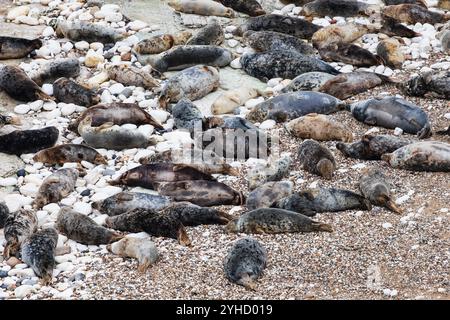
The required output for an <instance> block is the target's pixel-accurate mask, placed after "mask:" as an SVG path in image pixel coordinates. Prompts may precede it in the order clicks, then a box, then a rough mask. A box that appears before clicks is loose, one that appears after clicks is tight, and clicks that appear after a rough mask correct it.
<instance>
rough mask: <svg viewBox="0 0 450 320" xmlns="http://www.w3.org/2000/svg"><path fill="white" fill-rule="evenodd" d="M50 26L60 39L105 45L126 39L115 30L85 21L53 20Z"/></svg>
mask: <svg viewBox="0 0 450 320" xmlns="http://www.w3.org/2000/svg"><path fill="white" fill-rule="evenodd" d="M50 25H51V26H52V27H53V29H55V32H56V35H57V36H58V37H59V38H64V37H65V38H67V39H70V40H72V41H87V42H89V43H91V42H101V43H103V44H107V43H116V42H117V41H120V40H122V39H123V38H125V35H124V34H120V33H118V32H117V31H116V30H115V29H113V28H110V27H106V26H102V25H100V24H93V23H89V22H84V21H79V20H75V21H63V20H56V19H55V20H52V21H51V22H50Z"/></svg>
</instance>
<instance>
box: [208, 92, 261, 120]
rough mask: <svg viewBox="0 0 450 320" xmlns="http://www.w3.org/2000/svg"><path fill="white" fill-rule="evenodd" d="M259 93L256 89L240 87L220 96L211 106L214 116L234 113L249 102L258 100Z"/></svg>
mask: <svg viewBox="0 0 450 320" xmlns="http://www.w3.org/2000/svg"><path fill="white" fill-rule="evenodd" d="M258 95H259V91H258V90H257V89H255V88H249V87H239V88H236V89H233V90H228V91H227V92H225V93H223V94H222V95H221V96H219V97H218V98H217V99H216V101H214V103H213V104H212V106H211V113H212V114H214V115H218V114H224V113H232V112H233V111H234V110H235V109H236V108H237V107H239V106H242V105H244V104H245V103H246V102H247V101H248V100H250V99H253V98H256V97H257V96H258Z"/></svg>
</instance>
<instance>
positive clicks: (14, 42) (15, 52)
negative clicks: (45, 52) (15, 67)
mask: <svg viewBox="0 0 450 320" xmlns="http://www.w3.org/2000/svg"><path fill="white" fill-rule="evenodd" d="M40 47H42V41H41V40H39V39H33V40H29V39H24V38H16V37H5V36H0V60H7V59H21V58H25V57H26V56H28V55H29V54H30V53H31V52H32V51H33V50H36V49H39V48H40Z"/></svg>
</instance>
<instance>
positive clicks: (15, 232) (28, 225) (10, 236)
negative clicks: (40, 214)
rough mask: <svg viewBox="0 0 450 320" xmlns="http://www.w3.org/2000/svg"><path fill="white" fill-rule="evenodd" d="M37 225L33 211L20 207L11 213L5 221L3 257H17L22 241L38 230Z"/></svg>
mask: <svg viewBox="0 0 450 320" xmlns="http://www.w3.org/2000/svg"><path fill="white" fill-rule="evenodd" d="M37 226H38V221H37V217H36V213H34V212H33V211H30V210H24V209H20V210H19V211H16V212H12V213H11V214H9V215H8V216H7V217H6V221H5V229H4V234H5V240H6V245H5V248H4V249H3V257H5V259H9V258H10V257H17V256H18V255H19V253H20V247H21V246H22V243H23V242H24V241H25V239H26V238H28V237H29V236H30V235H32V234H33V233H34V232H35V231H36V230H37Z"/></svg>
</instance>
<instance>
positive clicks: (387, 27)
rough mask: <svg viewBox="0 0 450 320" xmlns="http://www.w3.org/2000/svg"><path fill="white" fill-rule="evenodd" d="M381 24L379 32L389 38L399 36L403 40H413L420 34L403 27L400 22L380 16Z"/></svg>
mask: <svg viewBox="0 0 450 320" xmlns="http://www.w3.org/2000/svg"><path fill="white" fill-rule="evenodd" d="M381 23H382V26H381V28H380V30H379V31H380V32H382V33H384V34H386V35H388V36H390V37H394V36H399V37H405V38H414V37H419V36H420V33H417V32H415V31H413V30H411V29H410V28H408V27H407V26H405V25H403V24H402V23H401V21H399V20H397V19H395V18H393V17H389V16H386V15H382V21H381Z"/></svg>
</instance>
